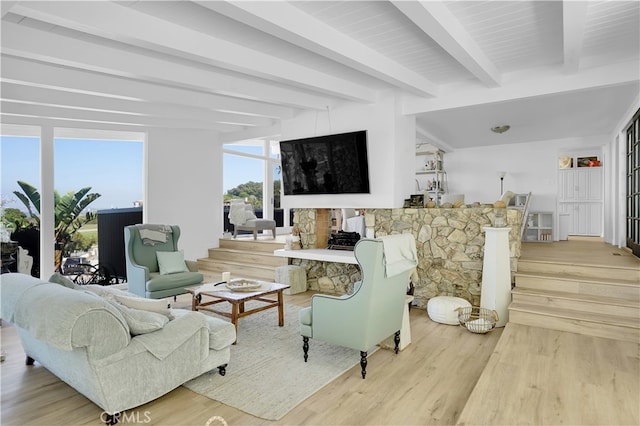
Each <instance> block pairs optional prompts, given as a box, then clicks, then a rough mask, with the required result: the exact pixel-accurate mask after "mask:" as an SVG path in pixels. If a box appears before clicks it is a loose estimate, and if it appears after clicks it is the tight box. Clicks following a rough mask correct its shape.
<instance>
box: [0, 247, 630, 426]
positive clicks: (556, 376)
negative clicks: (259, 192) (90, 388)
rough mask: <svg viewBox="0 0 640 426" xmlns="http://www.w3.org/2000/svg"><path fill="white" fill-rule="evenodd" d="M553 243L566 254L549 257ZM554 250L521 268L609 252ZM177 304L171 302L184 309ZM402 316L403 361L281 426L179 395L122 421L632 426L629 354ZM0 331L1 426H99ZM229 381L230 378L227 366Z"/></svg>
mask: <svg viewBox="0 0 640 426" xmlns="http://www.w3.org/2000/svg"><path fill="white" fill-rule="evenodd" d="M565 243H570V244H565ZM557 244H560V245H562V246H561V248H562V249H563V250H559V251H557V252H556V253H554V254H549V251H552V250H555V249H556V246H557ZM557 244H556V243H550V244H546V243H544V244H543V243H535V244H534V243H530V244H526V245H525V247H524V248H523V252H522V253H523V257H526V256H531V257H536V256H542V257H545V256H551V257H553V258H555V259H556V260H557V259H558V256H563V254H562V253H563V251H564V252H566V253H568V255H567V257H568V258H575V259H587V260H588V261H591V262H596V259H598V260H597V261H600V262H602V261H603V260H602V257H603V256H605V257H604V261H605V262H607V263H608V262H609V260H610V259H609V258H607V257H606V256H609V255H611V252H612V250H613V251H617V249H615V248H613V247H612V246H609V245H606V244H604V243H595V245H590V244H588V245H584V244H585V243H584V242H582V245H581V244H580V242H560V243H557ZM591 244H594V243H591ZM535 252H538V254H537V255H536V254H535ZM612 257H613V258H614V259H615V260H613V261H616V262H617V261H620V262H631V264H632V265H633V264H636V265H637V262H638V260H637V259H636V258H625V259H622V260H621V259H618V258H619V257H620V256H612ZM569 261H578V260H569ZM310 296H311V293H310V292H307V293H304V294H301V295H294V296H287V297H286V303H294V304H298V305H300V306H304V305H307V304H308V303H309V299H310ZM184 297H185V296H182V297H181V298H179V302H180V303H181V304H183V305H188V303H189V301H188V299H184ZM410 317H411V329H412V330H411V331H412V340H413V342H412V344H411V345H409V346H408V347H407V348H406V349H405V350H404V351H402V352H401V353H400V354H399V355H394V354H393V353H392V352H391V351H388V350H380V351H377V352H375V353H374V354H373V355H371V357H370V359H369V367H368V374H367V378H366V380H362V379H361V378H360V375H359V366H356V367H354V368H353V369H351V370H350V371H348V372H346V373H345V374H343V375H342V376H340V377H339V378H337V379H336V380H334V381H333V382H332V383H330V384H329V385H327V386H325V387H324V388H323V389H321V390H320V391H319V392H317V393H316V394H314V395H313V396H312V397H310V398H309V399H307V400H306V401H304V402H303V403H302V404H300V405H299V406H297V407H296V408H295V409H294V410H293V411H291V412H290V413H289V414H287V415H286V416H285V417H284V418H283V419H282V420H281V421H279V422H269V421H265V420H261V419H257V418H255V417H253V416H250V415H248V414H245V413H243V412H241V411H238V410H236V409H234V408H231V407H228V406H225V405H223V404H220V403H219V402H216V401H213V400H210V399H208V398H206V397H203V396H201V395H198V394H195V393H193V392H191V391H189V390H187V389H185V388H183V387H179V388H177V389H176V390H174V391H172V392H170V393H169V394H167V395H165V396H163V397H162V398H159V399H157V400H155V401H153V402H151V403H149V404H146V405H144V406H141V407H138V408H136V409H134V410H131V411H129V412H128V413H127V414H128V415H130V416H135V415H137V416H138V418H139V419H140V420H141V422H143V421H144V420H146V419H147V418H146V417H145V414H146V413H148V415H149V417H150V421H149V422H148V423H145V424H151V425H204V424H205V423H206V422H207V420H208V419H210V418H211V417H212V416H220V417H222V418H224V420H225V421H226V422H227V423H228V424H229V425H261V424H269V423H274V424H283V425H299V424H310V425H311V424H312V425H326V424H340V425H347V424H358V425H365V424H366V425H372V424H375V425H409V424H411V425H426V424H434V425H451V424H456V423H459V424H495V425H498V424H499V425H507V424H508V425H515V424H545V425H559V424H594V425H622V424H625V425H626V424H629V425H638V424H640V415H639V406H640V390H639V387H640V369H639V366H640V345H638V344H634V343H629V342H621V341H615V340H610V339H604V338H597V337H590V336H581V335H578V334H573V333H567V332H560V331H554V330H546V329H541V328H536V327H529V326H522V325H516V324H509V325H507V327H506V328H505V329H496V330H494V331H492V332H491V333H489V334H486V335H475V334H471V333H469V332H468V331H466V330H464V329H462V328H461V327H456V326H446V325H441V324H436V323H434V322H432V321H431V320H430V319H429V318H428V316H427V314H426V312H425V311H424V310H421V309H417V308H414V309H412V310H411V314H410ZM240 326H242V321H241V322H240ZM1 331H2V350H3V351H4V352H5V353H6V356H7V359H6V361H5V362H3V363H2V365H1V367H0V368H1V370H2V371H1V373H2V374H1V380H2V383H1V385H2V386H1V387H2V389H1V394H0V396H1V413H0V414H1V416H2V417H1V419H0V422H1V424H3V425H84V424H88V425H90V424H99V423H100V412H101V411H100V409H99V408H98V407H97V406H95V405H94V404H93V403H91V402H90V401H89V400H87V399H86V398H84V397H83V396H82V395H80V394H78V393H77V392H76V391H75V390H73V389H72V388H70V387H69V386H67V385H66V384H65V383H63V382H61V381H60V380H58V379H57V378H56V377H54V376H53V375H52V374H50V373H49V372H48V371H47V370H46V369H44V368H42V367H41V366H39V365H38V364H37V363H36V365H35V366H34V367H27V366H25V365H24V352H23V351H22V348H21V345H20V342H19V339H18V338H17V336H16V333H15V330H14V329H13V327H11V326H10V325H7V324H4V325H3V327H2V330H1ZM227 374H233V359H232V360H231V363H230V365H229V368H228V370H227ZM300 380H304V377H300ZM275 389H276V390H275V391H277V386H276V387H275ZM130 418H131V417H130ZM213 424H219V423H213Z"/></svg>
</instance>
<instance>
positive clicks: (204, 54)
mask: <svg viewBox="0 0 640 426" xmlns="http://www.w3.org/2000/svg"><path fill="white" fill-rule="evenodd" d="M14 11H15V12H16V13H19V14H22V15H24V16H28V17H30V18H34V19H38V20H43V21H45V22H49V23H53V24H56V25H61V26H64V27H67V28H72V29H75V30H79V31H83V32H88V33H90V34H94V35H98V36H101V37H106V38H109V39H112V40H117V41H120V42H123V43H127V44H133V45H135V46H138V47H142V48H146V49H153V50H155V51H157V52H162V53H165V54H169V55H175V56H180V57H182V58H186V59H191V60H196V61H198V62H201V63H205V64H209V65H213V66H216V67H221V68H226V69H230V70H233V71H237V72H242V73H246V74H248V75H253V76H257V77H260V78H265V79H268V80H271V81H279V82H283V81H284V82H287V83H289V84H292V85H294V86H297V87H301V88H305V89H308V90H315V91H319V92H322V93H329V94H331V96H336V97H339V98H341V99H347V100H351V101H356V102H365V103H372V102H375V100H376V94H375V91H373V90H370V89H368V88H366V87H364V86H362V85H359V84H356V83H353V82H349V81H346V80H344V79H341V78H338V77H334V76H332V75H328V74H325V73H322V72H319V71H317V70H315V69H312V68H309V67H305V66H302V65H300V64H297V63H294V62H290V61H287V60H284V59H281V58H277V57H274V56H272V55H269V54H266V53H263V52H260V51H257V50H253V49H250V48H247V47H245V46H242V45H240V44H236V43H232V42H230V41H227V40H223V39H221V38H218V37H214V36H212V35H209V34H204V33H202V32H198V31H196V30H193V29H191V28H187V27H184V26H182V25H179V24H177V23H175V22H171V21H167V20H164V19H161V18H158V17H155V16H151V15H149V14H146V13H144V12H141V11H139V10H136V9H133V8H130V7H126V6H123V5H120V4H117V3H112V2H67V3H63V2H60V3H59V2H25V3H18V4H16V5H15V6H14ZM114 29H117V30H115V31H114Z"/></svg>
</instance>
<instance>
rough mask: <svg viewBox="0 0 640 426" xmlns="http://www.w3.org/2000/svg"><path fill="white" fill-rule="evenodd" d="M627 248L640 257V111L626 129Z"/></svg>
mask: <svg viewBox="0 0 640 426" xmlns="http://www.w3.org/2000/svg"><path fill="white" fill-rule="evenodd" d="M626 172H627V192H626V198H627V247H629V248H630V249H631V250H632V251H633V254H634V255H635V256H638V257H640V110H638V111H637V112H636V114H635V115H634V116H633V119H632V120H631V125H630V126H629V127H628V128H627V170H626Z"/></svg>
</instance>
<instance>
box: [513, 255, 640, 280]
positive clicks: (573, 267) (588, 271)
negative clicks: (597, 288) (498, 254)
mask: <svg viewBox="0 0 640 426" xmlns="http://www.w3.org/2000/svg"><path fill="white" fill-rule="evenodd" d="M518 273H529V274H538V273H542V274H557V275H571V276H575V277H581V278H588V279H607V280H609V279H613V280H629V281H634V282H636V283H640V268H638V267H635V268H634V267H623V266H606V265H590V264H577V263H569V262H550V261H539V260H523V259H520V260H518Z"/></svg>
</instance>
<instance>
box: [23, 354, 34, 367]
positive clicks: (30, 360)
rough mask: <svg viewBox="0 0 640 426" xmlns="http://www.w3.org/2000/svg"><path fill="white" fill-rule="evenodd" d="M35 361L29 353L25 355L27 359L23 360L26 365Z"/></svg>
mask: <svg viewBox="0 0 640 426" xmlns="http://www.w3.org/2000/svg"><path fill="white" fill-rule="evenodd" d="M34 362H36V360H35V359H33V358H31V357H30V356H29V355H27V359H26V360H25V362H24V363H25V364H26V365H33V363H34Z"/></svg>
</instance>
